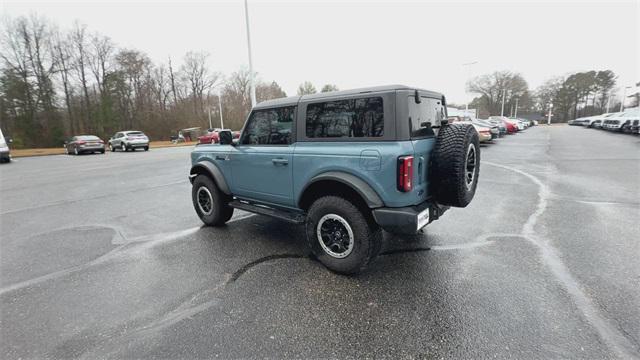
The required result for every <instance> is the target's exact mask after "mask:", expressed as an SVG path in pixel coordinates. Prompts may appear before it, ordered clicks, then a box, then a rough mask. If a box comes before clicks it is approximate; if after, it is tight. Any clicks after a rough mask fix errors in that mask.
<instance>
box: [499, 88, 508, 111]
mask: <svg viewBox="0 0 640 360" xmlns="http://www.w3.org/2000/svg"><path fill="white" fill-rule="evenodd" d="M505 96H507V89H502V110H500V116H504V98H505Z"/></svg>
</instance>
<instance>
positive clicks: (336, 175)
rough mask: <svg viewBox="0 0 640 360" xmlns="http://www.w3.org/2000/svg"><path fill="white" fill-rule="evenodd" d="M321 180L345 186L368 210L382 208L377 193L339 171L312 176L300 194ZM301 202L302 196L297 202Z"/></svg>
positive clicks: (350, 175) (363, 182) (359, 180)
mask: <svg viewBox="0 0 640 360" xmlns="http://www.w3.org/2000/svg"><path fill="white" fill-rule="evenodd" d="M322 180H333V181H338V182H341V183H343V184H345V185H347V186H348V187H350V188H351V189H353V190H354V191H355V192H357V193H358V194H359V195H360V197H362V199H363V200H364V201H365V202H366V203H367V206H368V207H369V208H372V209H373V208H379V207H383V206H384V202H383V201H382V199H381V198H380V196H379V195H378V193H377V192H376V191H375V190H374V189H373V188H372V187H371V186H370V185H369V184H367V183H366V182H365V181H364V180H362V179H360V178H359V177H357V176H355V175H352V174H349V173H346V172H341V171H328V172H325V173H322V174H319V175H316V176H314V177H313V178H311V180H310V181H309V183H308V184H307V185H306V186H305V187H304V189H303V190H302V191H301V192H300V194H304V193H305V191H306V190H307V189H308V188H309V187H310V186H311V185H313V184H314V183H316V182H318V181H322ZM301 200H302V196H300V199H298V202H300V201H301Z"/></svg>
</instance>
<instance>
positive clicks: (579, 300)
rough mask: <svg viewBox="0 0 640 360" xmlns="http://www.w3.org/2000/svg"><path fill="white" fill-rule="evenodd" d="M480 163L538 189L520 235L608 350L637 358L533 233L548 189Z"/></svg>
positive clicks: (554, 252) (545, 243) (622, 335)
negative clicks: (533, 249) (533, 208)
mask: <svg viewBox="0 0 640 360" xmlns="http://www.w3.org/2000/svg"><path fill="white" fill-rule="evenodd" d="M482 163H483V164H487V165H490V166H495V167H498V168H502V169H505V170H509V171H512V172H515V173H517V174H519V175H522V176H524V177H526V178H528V179H529V180H530V181H531V182H533V183H534V184H535V185H537V186H538V199H539V200H538V204H537V206H536V210H535V211H534V212H533V213H532V214H531V215H529V218H528V219H527V221H526V222H525V224H524V225H523V226H522V234H521V236H522V237H523V238H525V239H526V240H527V241H529V242H530V243H531V244H533V245H535V246H536V247H537V248H538V250H539V253H540V257H541V259H542V262H543V263H544V264H545V265H546V266H547V268H549V269H550V270H551V273H552V274H553V275H554V276H555V278H556V279H557V280H558V282H559V283H560V284H561V285H562V286H564V288H565V290H566V291H567V293H568V294H569V296H570V297H571V298H572V299H573V302H574V304H575V305H576V307H577V308H578V310H580V311H581V312H582V315H583V316H584V318H585V319H586V320H587V322H589V324H591V326H593V327H594V328H595V329H596V331H597V332H598V334H599V335H600V337H601V338H602V339H603V340H604V341H605V343H606V344H607V345H608V346H609V348H610V349H611V350H613V351H614V352H615V353H616V354H617V356H618V357H620V358H624V359H630V358H638V357H640V350H639V348H638V346H637V345H635V344H634V341H633V340H632V339H630V338H628V337H626V336H625V333H624V331H622V330H620V329H618V328H617V327H616V326H615V325H613V324H612V323H611V320H610V319H608V318H606V317H605V316H604V315H603V314H602V313H601V312H600V311H599V309H598V308H597V306H596V305H594V304H593V302H592V301H591V299H590V298H589V296H588V295H587V294H586V292H585V291H584V290H583V289H582V286H581V285H580V283H579V282H578V280H576V278H574V277H573V275H571V272H570V271H569V268H568V267H567V266H566V265H565V264H564V262H563V261H562V258H561V257H560V256H559V255H558V252H557V250H556V249H555V248H554V247H553V246H552V245H551V244H550V241H549V240H548V239H545V238H543V237H540V236H538V235H537V234H536V232H535V225H536V224H537V222H538V219H539V217H540V216H541V215H542V214H543V213H544V212H545V211H546V209H547V205H548V199H549V198H551V191H550V190H549V187H548V186H547V185H545V184H544V183H543V182H542V181H541V180H540V179H538V178H537V177H536V176H534V175H531V174H529V173H528V172H525V171H522V170H520V169H517V168H514V167H511V166H507V165H503V164H496V163H492V162H488V161H483V162H482Z"/></svg>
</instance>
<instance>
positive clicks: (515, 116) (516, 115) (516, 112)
mask: <svg viewBox="0 0 640 360" xmlns="http://www.w3.org/2000/svg"><path fill="white" fill-rule="evenodd" d="M518 100H519V99H518V98H516V110H515V113H514V114H513V117H514V118H517V117H518Z"/></svg>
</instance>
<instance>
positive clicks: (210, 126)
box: [208, 106, 213, 129]
mask: <svg viewBox="0 0 640 360" xmlns="http://www.w3.org/2000/svg"><path fill="white" fill-rule="evenodd" d="M208 110H209V129H213V125H211V106H209V108H208Z"/></svg>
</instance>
